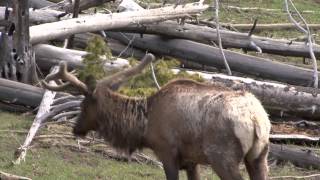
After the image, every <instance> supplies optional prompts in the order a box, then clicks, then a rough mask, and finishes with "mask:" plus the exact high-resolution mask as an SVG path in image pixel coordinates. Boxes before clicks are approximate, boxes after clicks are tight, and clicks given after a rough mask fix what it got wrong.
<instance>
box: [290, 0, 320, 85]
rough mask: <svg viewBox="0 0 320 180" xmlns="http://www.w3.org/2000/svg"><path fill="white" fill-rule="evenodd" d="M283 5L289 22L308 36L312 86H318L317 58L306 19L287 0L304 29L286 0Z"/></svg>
mask: <svg viewBox="0 0 320 180" xmlns="http://www.w3.org/2000/svg"><path fill="white" fill-rule="evenodd" d="M284 2H285V7H286V11H287V14H288V16H289V19H290V20H291V22H292V23H293V24H295V25H296V27H297V28H298V30H300V31H301V32H303V33H305V34H306V36H307V37H308V46H309V51H310V57H311V59H312V64H313V72H314V73H313V80H314V85H313V86H314V88H318V79H319V77H318V65H317V59H316V57H315V55H314V50H313V37H312V34H311V32H310V28H309V26H308V24H307V22H306V20H305V19H304V18H303V17H302V15H301V14H300V12H299V11H298V10H297V8H296V7H295V5H294V4H293V2H292V1H291V0H289V2H290V5H291V6H292V7H293V9H294V11H295V12H296V13H297V15H298V16H299V18H300V19H301V21H302V22H303V24H304V25H305V27H306V29H304V28H303V27H302V26H301V25H300V24H299V23H298V22H297V21H296V20H295V19H294V18H293V17H292V15H291V13H290V10H289V5H288V0H285V1H284Z"/></svg>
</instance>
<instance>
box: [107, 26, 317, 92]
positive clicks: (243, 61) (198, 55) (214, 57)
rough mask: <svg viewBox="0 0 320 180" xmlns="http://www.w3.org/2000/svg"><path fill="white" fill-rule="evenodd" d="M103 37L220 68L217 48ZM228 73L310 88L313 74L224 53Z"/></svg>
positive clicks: (114, 35) (145, 38)
mask: <svg viewBox="0 0 320 180" xmlns="http://www.w3.org/2000/svg"><path fill="white" fill-rule="evenodd" d="M107 35H108V36H109V37H110V38H112V39H116V40H118V41H120V42H122V43H124V44H128V43H130V45H131V46H133V47H136V48H139V49H144V50H148V51H151V52H153V53H156V54H163V55H168V56H173V57H176V58H180V59H185V60H188V61H194V62H197V63H200V64H203V65H207V66H214V67H216V68H219V69H224V68H225V66H224V63H223V59H222V57H221V55H220V52H219V49H218V48H215V47H212V46H208V45H205V44H201V43H197V42H192V41H189V40H182V39H170V38H165V37H161V36H155V35H144V36H143V37H140V35H139V34H132V33H121V34H120V33H116V32H107ZM224 52H225V56H226V58H227V60H228V63H229V66H230V68H231V70H232V71H236V72H240V73H245V74H249V75H253V76H258V77H262V78H265V79H271V80H275V81H281V82H285V83H288V84H292V85H300V86H310V85H312V81H313V80H312V77H313V71H311V70H309V69H305V68H300V67H296V66H292V65H287V64H284V63H279V62H275V61H272V60H269V59H265V58H259V57H254V56H250V55H244V54H241V53H236V52H233V51H229V50H224Z"/></svg>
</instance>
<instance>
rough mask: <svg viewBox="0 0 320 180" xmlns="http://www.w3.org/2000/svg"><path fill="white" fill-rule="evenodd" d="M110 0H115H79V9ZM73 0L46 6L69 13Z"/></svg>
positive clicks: (64, 0)
mask: <svg viewBox="0 0 320 180" xmlns="http://www.w3.org/2000/svg"><path fill="white" fill-rule="evenodd" d="M111 1H115V0H80V4H79V7H80V11H82V10H85V9H89V8H91V7H95V6H100V5H102V4H104V3H107V2H111ZM74 2H75V0H63V1H61V2H59V3H57V4H53V5H51V6H48V7H47V8H48V9H54V10H58V11H63V12H67V13H71V12H73V5H74Z"/></svg>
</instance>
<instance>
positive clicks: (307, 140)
mask: <svg viewBox="0 0 320 180" xmlns="http://www.w3.org/2000/svg"><path fill="white" fill-rule="evenodd" d="M270 141H271V142H290V144H292V143H294V144H303V145H305V144H313V145H317V144H319V143H320V136H319V137H310V136H306V135H302V134H270Z"/></svg>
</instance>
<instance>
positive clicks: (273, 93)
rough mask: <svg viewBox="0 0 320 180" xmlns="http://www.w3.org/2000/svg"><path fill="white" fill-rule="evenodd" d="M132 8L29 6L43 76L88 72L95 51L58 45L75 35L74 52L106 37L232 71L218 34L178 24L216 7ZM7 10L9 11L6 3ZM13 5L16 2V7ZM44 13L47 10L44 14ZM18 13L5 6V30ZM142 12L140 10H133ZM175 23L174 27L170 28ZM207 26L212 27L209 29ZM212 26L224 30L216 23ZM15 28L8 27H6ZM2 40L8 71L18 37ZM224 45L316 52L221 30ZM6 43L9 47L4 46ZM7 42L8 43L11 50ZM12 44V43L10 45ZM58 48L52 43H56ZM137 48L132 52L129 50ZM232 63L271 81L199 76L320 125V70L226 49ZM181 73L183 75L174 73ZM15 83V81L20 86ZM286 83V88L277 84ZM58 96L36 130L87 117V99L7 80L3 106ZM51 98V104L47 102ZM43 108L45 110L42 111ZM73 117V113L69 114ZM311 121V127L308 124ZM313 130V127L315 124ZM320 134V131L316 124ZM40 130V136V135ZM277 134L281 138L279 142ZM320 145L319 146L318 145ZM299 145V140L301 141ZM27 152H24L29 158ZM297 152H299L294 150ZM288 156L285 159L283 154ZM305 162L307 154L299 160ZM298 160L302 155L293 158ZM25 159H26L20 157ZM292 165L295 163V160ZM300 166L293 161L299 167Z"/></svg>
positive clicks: (34, 0) (318, 49)
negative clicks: (316, 78) (317, 77)
mask: <svg viewBox="0 0 320 180" xmlns="http://www.w3.org/2000/svg"><path fill="white" fill-rule="evenodd" d="M107 2H109V0H81V1H80V4H79V9H78V11H79V10H85V9H87V8H90V7H94V6H98V5H101V4H102V3H107ZM125 2H126V1H124V2H123V3H122V4H120V7H119V8H118V10H125V12H120V13H116V12H114V13H110V12H108V14H101V13H97V14H91V15H90V14H85V13H82V14H81V13H80V15H79V17H78V18H74V19H71V18H72V15H71V12H73V11H74V7H73V4H75V3H72V2H71V1H69V0H64V1H62V2H60V3H58V4H55V3H51V2H48V1H46V0H29V5H30V7H32V8H33V9H30V10H29V14H30V17H29V20H30V23H31V24H32V26H31V27H30V39H28V41H27V42H29V41H30V43H31V45H32V47H33V50H34V52H35V59H36V64H37V65H38V66H39V68H40V69H41V70H42V71H43V72H49V71H50V69H51V67H53V66H55V65H57V64H58V63H59V62H60V61H67V62H68V65H69V67H71V68H73V69H76V68H82V67H83V64H82V59H83V57H84V56H85V55H87V52H85V51H83V50H73V49H65V48H60V47H57V46H54V45H53V44H55V43H60V42H63V41H64V39H66V38H68V37H69V36H71V35H75V36H74V40H73V41H74V44H73V45H74V47H77V48H78V49H83V48H84V47H85V46H86V44H87V42H88V40H89V39H90V38H91V37H92V36H94V35H97V34H98V35H102V36H103V37H104V38H106V40H107V42H108V45H109V47H110V48H111V50H112V52H113V54H114V55H115V56H118V55H119V56H120V55H121V56H124V57H128V56H134V57H137V58H141V57H142V56H143V55H144V53H145V52H146V51H149V52H153V53H154V54H157V55H158V56H172V57H175V58H178V59H180V60H181V61H183V62H187V63H185V66H188V65H189V66H190V64H191V66H190V67H197V68H199V67H200V69H201V68H202V67H204V66H206V67H211V68H213V69H216V70H218V71H224V68H225V66H224V63H223V58H222V56H221V55H220V51H219V48H216V47H214V46H212V44H215V43H218V40H217V31H216V29H214V28H211V27H207V26H199V25H196V24H194V23H193V24H191V23H189V24H183V23H181V24H178V23H177V22H176V21H172V20H175V19H177V18H178V19H180V18H182V19H184V18H188V17H190V16H193V15H196V14H198V13H200V12H202V11H204V10H205V9H207V8H208V6H206V5H203V4H202V3H201V2H199V3H193V4H187V5H185V6H177V7H176V8H173V7H172V6H168V7H164V8H157V9H150V10H143V9H142V8H141V7H139V6H137V5H136V4H134V3H133V2H130V3H129V4H131V5H132V4H133V6H129V5H128V4H126V3H125ZM0 5H4V4H1V2H0ZM10 5H11V4H10V3H9V6H10ZM40 8H41V9H40ZM13 9H14V7H11V6H10V7H0V26H6V27H9V26H8V19H9V20H10V19H12V18H13V17H14V14H13ZM127 10H137V11H127ZM164 20H167V21H166V22H162V21H164ZM203 24H204V22H203ZM207 24H209V25H213V26H216V25H215V24H212V23H207ZM6 29H8V28H6ZM0 31H2V35H1V37H0V40H1V41H0V66H1V67H2V69H6V68H8V67H7V65H6V64H7V62H10V61H12V58H13V56H12V50H13V48H12V47H11V46H10V41H12V39H10V36H9V38H8V36H7V35H6V34H5V30H4V29H2V30H1V28H0ZM220 33H221V38H222V44H223V47H224V48H240V49H243V50H244V51H259V52H262V53H270V54H276V55H281V56H293V57H302V58H309V57H310V52H309V47H308V46H307V45H306V43H305V42H297V41H293V40H280V39H272V38H266V37H259V36H254V35H251V34H250V35H248V34H247V33H239V32H234V31H229V30H225V29H223V30H221V31H220ZM1 42H2V43H1ZM4 42H5V43H4ZM7 42H9V43H7ZM49 42H50V43H49ZM129 45H130V46H131V47H130V48H128V46H129ZM313 50H314V55H315V57H317V58H319V57H320V46H319V45H316V44H314V47H313ZM224 53H225V55H226V59H227V61H228V63H229V65H230V68H231V70H232V71H233V72H236V73H239V74H241V75H242V76H245V77H246V76H250V77H254V78H259V79H261V78H262V79H266V80H269V81H273V82H272V83H270V82H264V81H256V80H252V79H248V78H239V77H234V76H225V75H221V74H208V73H202V72H197V73H198V74H200V75H201V76H202V77H203V78H204V79H206V80H208V81H210V82H212V83H222V84H224V85H226V86H228V87H230V88H233V89H236V90H237V89H246V90H249V91H251V92H252V93H254V94H255V95H256V96H257V97H258V98H259V99H260V100H261V101H262V103H263V105H264V106H265V108H266V109H267V110H268V112H269V114H271V116H272V118H273V117H277V118H279V117H280V118H287V119H290V120H292V119H298V120H312V121H315V122H316V121H319V120H320V99H319V97H317V96H318V94H319V92H320V91H319V90H318V89H314V88H311V87H310V86H312V84H313V78H312V77H313V74H314V73H313V71H312V70H310V69H307V68H301V67H297V66H292V65H288V64H284V63H279V62H277V61H274V60H272V59H267V58H261V57H258V56H250V55H247V54H243V53H239V52H235V51H232V50H224ZM127 65H128V64H127V62H125V61H123V60H121V59H119V60H118V61H113V62H112V63H109V64H106V65H105V66H106V68H107V69H108V68H119V67H120V68H121V67H124V66H127ZM173 71H175V72H176V71H177V70H173ZM189 73H195V72H194V71H190V72H189ZM1 75H2V77H5V78H7V79H10V77H11V76H10V75H7V73H3V72H1ZM13 80H14V79H13ZM275 81H278V82H275ZM48 94H49V95H50V96H49V100H48V102H51V103H52V102H53V104H52V107H50V106H51V103H50V105H49V107H46V109H44V110H43V112H46V111H50V108H51V111H50V112H49V113H48V112H47V113H43V112H42V113H43V114H41V112H39V113H40V114H39V113H38V116H37V118H36V120H35V126H37V127H39V124H41V123H42V122H44V121H45V120H48V119H53V120H56V121H60V120H62V119H63V118H65V117H67V118H71V119H72V118H74V117H75V116H76V114H77V112H79V104H80V102H81V98H82V97H75V96H72V95H70V94H58V95H57V97H55V98H56V99H55V100H53V98H54V95H53V94H51V93H50V92H48V91H45V90H43V89H42V88H39V87H36V86H32V85H26V84H22V83H19V82H15V81H10V80H5V79H0V107H1V109H4V108H6V109H8V110H14V111H17V110H19V111H25V110H26V108H35V107H37V106H39V105H40V103H41V102H42V103H41V104H46V103H45V102H47V100H46V101H44V100H45V98H44V99H43V98H42V97H43V95H48ZM47 98H48V97H47ZM40 109H41V108H40ZM66 110H70V111H66ZM306 122H309V121H306ZM312 123H313V122H312ZM315 126H316V127H318V128H319V124H317V123H315ZM35 132H36V130H35V131H34V129H33V131H32V133H33V136H34V133H35ZM276 135H277V136H276ZM276 135H274V136H271V139H272V140H274V141H275V142H278V141H281V140H283V139H285V138H284V137H285V136H280V135H279V134H276ZM33 136H30V138H29V139H27V141H26V143H25V144H24V146H23V147H21V149H20V154H23V153H25V152H26V149H27V148H28V147H27V146H28V145H29V144H30V142H31V140H32V138H33ZM286 138H287V139H290V140H293V141H303V142H307V141H308V142H311V143H317V142H318V141H319V137H313V138H310V137H305V138H304V137H302V136H296V135H295V136H290V135H287V136H286ZM317 138H318V139H317ZM297 139H298V140H297ZM22 152H23V153H22ZM271 152H272V154H273V156H274V157H277V158H278V159H281V158H279V157H287V156H282V155H281V153H283V152H282V149H280V150H279V147H278V146H273V145H272V146H271ZM287 152H290V153H291V152H292V153H293V154H294V152H296V151H294V150H291V151H290V150H289V151H287ZM279 154H280V155H279ZM299 155H300V154H299ZM307 155H308V156H310V158H309V159H313V160H314V161H312V160H310V163H309V164H308V162H306V163H305V162H304V163H303V165H301V161H299V160H298V162H297V163H295V164H298V165H299V163H300V166H302V167H308V166H309V165H310V164H311V165H310V166H312V167H314V168H319V167H318V166H314V164H316V163H315V162H319V159H317V158H316V157H315V156H312V154H307ZM290 157H294V156H290ZM18 159H21V157H19V158H18ZM287 159H288V158H287ZM291 161H292V160H291Z"/></svg>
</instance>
